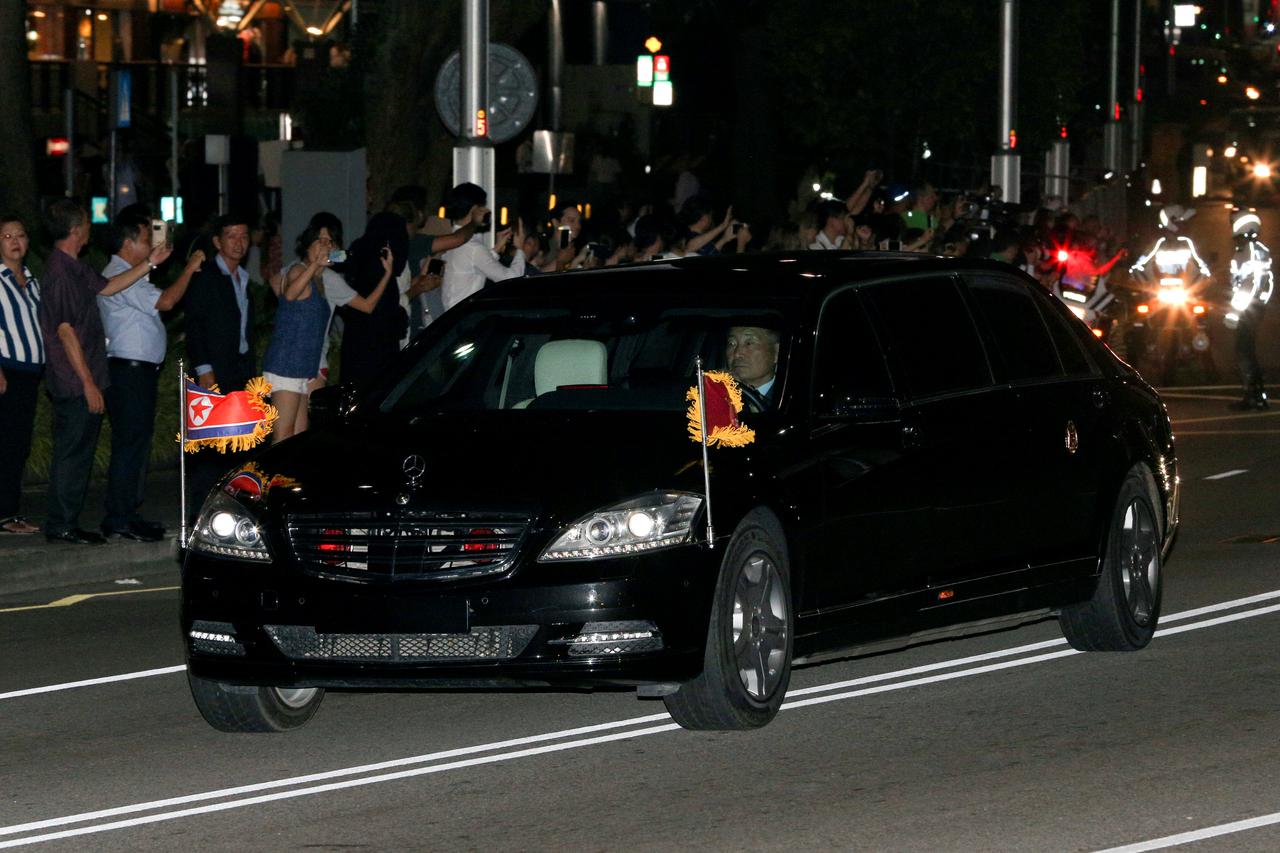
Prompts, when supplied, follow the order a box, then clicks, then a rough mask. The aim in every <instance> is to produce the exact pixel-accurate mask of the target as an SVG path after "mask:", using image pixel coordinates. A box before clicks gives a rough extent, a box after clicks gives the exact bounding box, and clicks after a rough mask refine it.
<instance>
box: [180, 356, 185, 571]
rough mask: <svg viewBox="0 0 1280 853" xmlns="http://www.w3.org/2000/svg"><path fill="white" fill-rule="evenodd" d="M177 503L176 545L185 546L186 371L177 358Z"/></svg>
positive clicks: (181, 361)
mask: <svg viewBox="0 0 1280 853" xmlns="http://www.w3.org/2000/svg"><path fill="white" fill-rule="evenodd" d="M178 505H179V506H180V507H181V509H180V510H179V511H180V512H181V513H182V521H181V523H180V524H181V526H180V527H179V528H178V547H179V548H186V547H187V372H186V368H185V365H184V364H183V360H182V359H178Z"/></svg>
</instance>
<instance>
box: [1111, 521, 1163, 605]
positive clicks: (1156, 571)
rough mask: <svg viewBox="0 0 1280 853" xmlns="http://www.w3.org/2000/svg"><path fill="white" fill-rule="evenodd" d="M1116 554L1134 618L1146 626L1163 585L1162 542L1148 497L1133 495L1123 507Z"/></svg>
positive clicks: (1126, 600) (1127, 599)
mask: <svg viewBox="0 0 1280 853" xmlns="http://www.w3.org/2000/svg"><path fill="white" fill-rule="evenodd" d="M1119 546H1120V547H1119V549H1118V551H1117V556H1118V557H1119V559H1120V581H1121V583H1122V584H1123V586H1124V598H1125V602H1126V603H1127V604H1128V605H1129V613H1130V614H1131V615H1132V616H1133V619H1134V621H1135V622H1137V623H1138V624H1139V625H1142V626H1146V625H1147V624H1148V623H1149V622H1150V621H1151V614H1152V613H1153V612H1154V611H1155V607H1156V595H1157V592H1158V590H1159V589H1160V543H1159V537H1158V536H1157V534H1156V524H1155V519H1154V518H1153V517H1152V515H1151V509H1150V508H1149V507H1148V506H1147V503H1146V501H1144V500H1141V499H1139V498H1134V499H1133V500H1132V501H1130V502H1129V506H1128V507H1126V508H1125V511H1124V522H1123V525H1122V527H1121V529H1120V542H1119Z"/></svg>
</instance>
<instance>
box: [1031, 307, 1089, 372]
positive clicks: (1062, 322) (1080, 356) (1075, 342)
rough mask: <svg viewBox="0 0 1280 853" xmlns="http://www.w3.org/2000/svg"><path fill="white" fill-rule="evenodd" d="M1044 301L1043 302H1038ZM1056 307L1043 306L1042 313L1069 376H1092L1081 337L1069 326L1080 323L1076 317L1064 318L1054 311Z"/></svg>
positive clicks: (1060, 312) (1061, 313)
mask: <svg viewBox="0 0 1280 853" xmlns="http://www.w3.org/2000/svg"><path fill="white" fill-rule="evenodd" d="M1037 301H1043V300H1037ZM1055 308H1057V306H1056V305H1041V306H1040V311H1041V314H1042V316H1043V317H1044V322H1045V325H1047V326H1048V327H1049V335H1050V337H1052V338H1053V342H1054V344H1055V345H1056V346H1057V348H1058V357H1059V358H1060V359H1062V366H1063V367H1064V368H1065V369H1066V371H1067V375H1068V376H1092V375H1093V365H1092V364H1091V363H1090V362H1089V356H1088V355H1086V354H1085V351H1084V347H1083V346H1082V345H1081V343H1080V337H1079V335H1077V334H1076V331H1075V330H1074V329H1072V328H1071V327H1070V326H1069V325H1068V324H1070V323H1078V322H1079V321H1078V320H1076V318H1075V317H1070V316H1064V315H1063V312H1062V311H1057V310H1054V309H1055Z"/></svg>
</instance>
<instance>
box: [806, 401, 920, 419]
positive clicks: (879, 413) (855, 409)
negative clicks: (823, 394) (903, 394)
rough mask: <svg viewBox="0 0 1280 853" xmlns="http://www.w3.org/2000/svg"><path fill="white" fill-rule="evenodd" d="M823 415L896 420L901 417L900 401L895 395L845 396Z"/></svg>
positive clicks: (836, 417) (841, 417) (842, 417)
mask: <svg viewBox="0 0 1280 853" xmlns="http://www.w3.org/2000/svg"><path fill="white" fill-rule="evenodd" d="M824 415H825V417H828V418H835V419H838V420H853V421H896V420H899V419H900V418H901V417H902V403H901V402H899V401H898V398H897V397H845V398H844V399H843V400H837V401H836V402H835V404H834V405H833V406H832V407H831V410H830V411H829V412H825V413H824Z"/></svg>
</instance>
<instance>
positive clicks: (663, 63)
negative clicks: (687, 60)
mask: <svg viewBox="0 0 1280 853" xmlns="http://www.w3.org/2000/svg"><path fill="white" fill-rule="evenodd" d="M653 73H655V74H670V73H671V57H670V56H667V55H666V54H665V53H660V54H658V55H657V56H655V57H654V58H653Z"/></svg>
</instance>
